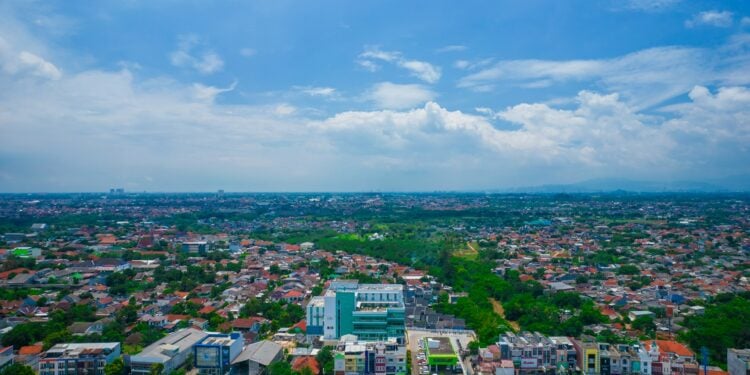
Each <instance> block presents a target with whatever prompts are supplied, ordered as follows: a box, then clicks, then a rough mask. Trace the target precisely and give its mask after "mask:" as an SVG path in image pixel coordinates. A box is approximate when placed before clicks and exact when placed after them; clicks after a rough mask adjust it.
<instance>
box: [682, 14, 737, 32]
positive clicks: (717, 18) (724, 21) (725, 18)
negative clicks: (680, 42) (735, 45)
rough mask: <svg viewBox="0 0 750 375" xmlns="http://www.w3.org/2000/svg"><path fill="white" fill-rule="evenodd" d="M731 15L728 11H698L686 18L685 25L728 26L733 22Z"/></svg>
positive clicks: (691, 26)
mask: <svg viewBox="0 0 750 375" xmlns="http://www.w3.org/2000/svg"><path fill="white" fill-rule="evenodd" d="M733 17H734V14H732V12H729V11H718V10H709V11H705V12H700V13H698V14H696V15H694V16H693V17H692V18H690V19H689V20H686V21H685V26H686V27H690V28H693V27H697V26H714V27H730V26H732V23H733V22H734V19H733Z"/></svg>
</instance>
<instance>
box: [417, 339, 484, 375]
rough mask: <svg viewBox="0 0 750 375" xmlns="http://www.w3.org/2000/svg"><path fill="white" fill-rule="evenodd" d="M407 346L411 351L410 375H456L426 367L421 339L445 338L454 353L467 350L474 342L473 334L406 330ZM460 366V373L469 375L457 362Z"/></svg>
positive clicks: (451, 372)
mask: <svg viewBox="0 0 750 375" xmlns="http://www.w3.org/2000/svg"><path fill="white" fill-rule="evenodd" d="M406 337H407V345H408V349H409V350H410V351H411V363H412V366H411V369H412V375H429V374H435V373H437V374H454V375H455V374H457V373H456V372H453V371H446V370H440V371H436V370H435V369H434V368H432V369H431V368H429V366H427V358H426V353H425V352H424V348H423V347H422V344H421V343H422V342H423V339H424V338H426V337H447V338H449V339H450V341H451V344H452V345H453V349H454V351H456V352H458V349H459V348H467V347H468V345H469V342H471V341H473V340H474V335H473V332H470V331H466V332H456V331H450V332H449V331H427V330H407V333H406ZM459 363H460V364H461V366H462V371H461V372H459V373H463V374H466V375H471V373H470V370H469V371H467V369H466V368H465V366H464V365H463V364H462V363H461V362H459Z"/></svg>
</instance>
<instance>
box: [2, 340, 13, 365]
mask: <svg viewBox="0 0 750 375" xmlns="http://www.w3.org/2000/svg"><path fill="white" fill-rule="evenodd" d="M14 358H15V355H13V346H12V345H11V346H6V347H4V348H2V349H0V370H2V369H3V368H5V366H9V365H12V364H13V363H14V361H13V359H14Z"/></svg>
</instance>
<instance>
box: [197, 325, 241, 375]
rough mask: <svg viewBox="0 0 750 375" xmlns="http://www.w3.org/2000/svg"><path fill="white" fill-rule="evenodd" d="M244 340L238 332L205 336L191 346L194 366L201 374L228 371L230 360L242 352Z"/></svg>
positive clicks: (219, 373) (218, 374) (209, 374)
mask: <svg viewBox="0 0 750 375" xmlns="http://www.w3.org/2000/svg"><path fill="white" fill-rule="evenodd" d="M244 341H245V339H244V338H243V337H242V335H241V334H240V333H239V332H233V333H230V334H210V335H208V336H206V337H205V338H204V339H203V340H201V341H199V342H198V343H197V344H195V345H194V346H193V360H194V362H195V363H194V365H195V368H197V369H198V372H199V374H201V375H223V374H227V373H229V369H230V366H231V364H232V361H233V360H234V359H235V358H237V356H238V355H239V354H240V352H242V344H243V343H244Z"/></svg>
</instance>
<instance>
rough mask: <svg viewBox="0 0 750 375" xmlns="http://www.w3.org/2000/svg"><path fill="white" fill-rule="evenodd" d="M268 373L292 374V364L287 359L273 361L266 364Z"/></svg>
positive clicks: (277, 374)
mask: <svg viewBox="0 0 750 375" xmlns="http://www.w3.org/2000/svg"><path fill="white" fill-rule="evenodd" d="M268 374H269V375H292V366H291V365H290V364H289V362H287V361H279V362H274V363H272V364H271V365H270V366H268Z"/></svg>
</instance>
